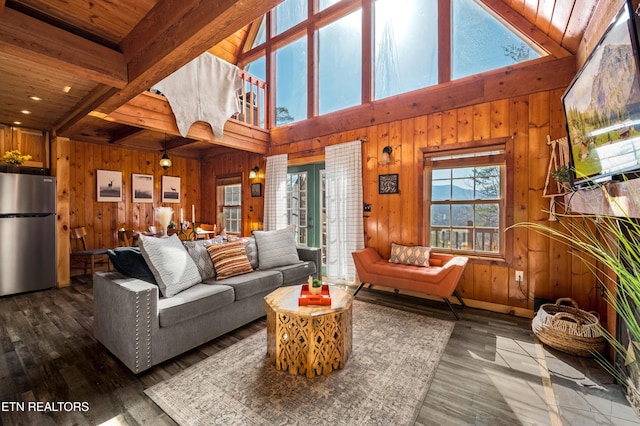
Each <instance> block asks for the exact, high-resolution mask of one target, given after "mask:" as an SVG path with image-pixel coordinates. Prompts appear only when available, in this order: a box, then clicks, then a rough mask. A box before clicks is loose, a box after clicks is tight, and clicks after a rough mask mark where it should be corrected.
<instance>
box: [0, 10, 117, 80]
mask: <svg viewBox="0 0 640 426" xmlns="http://www.w3.org/2000/svg"><path fill="white" fill-rule="evenodd" d="M3 3H4V1H3ZM0 50H2V52H3V53H6V54H9V55H12V56H16V57H19V58H22V59H26V60H29V61H33V62H38V63H39V64H40V65H44V66H48V67H51V68H52V69H58V70H60V71H66V72H68V73H70V74H73V75H75V76H78V77H82V78H87V79H89V80H91V81H95V82H96V83H101V84H105V85H107V86H111V87H116V88H118V89H122V88H124V87H125V86H126V85H127V81H128V80H127V64H126V63H125V59H124V55H123V54H122V53H120V52H117V51H115V50H112V49H109V48H107V47H104V46H102V45H100V44H97V43H94V42H92V41H90V40H87V39H84V38H82V37H79V36H77V35H75V34H72V33H70V32H67V31H65V30H62V29H60V28H57V27H54V26H53V25H49V24H47V23H45V22H42V21H39V20H38V19H35V18H32V17H31V16H28V15H25V14H23V13H20V12H18V11H15V10H13V9H11V8H8V7H6V8H4V11H3V12H2V19H0Z"/></svg>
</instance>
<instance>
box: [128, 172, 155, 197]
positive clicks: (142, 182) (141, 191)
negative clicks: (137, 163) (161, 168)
mask: <svg viewBox="0 0 640 426" xmlns="http://www.w3.org/2000/svg"><path fill="white" fill-rule="evenodd" d="M131 194H132V197H133V202H134V203H153V175H139V174H136V173H133V174H132V175H131Z"/></svg>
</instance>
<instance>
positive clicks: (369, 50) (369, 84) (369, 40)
mask: <svg viewBox="0 0 640 426" xmlns="http://www.w3.org/2000/svg"><path fill="white" fill-rule="evenodd" d="M373 1H374V0H364V1H363V2H362V104H368V103H370V102H371V101H372V99H373V82H374V78H373Z"/></svg>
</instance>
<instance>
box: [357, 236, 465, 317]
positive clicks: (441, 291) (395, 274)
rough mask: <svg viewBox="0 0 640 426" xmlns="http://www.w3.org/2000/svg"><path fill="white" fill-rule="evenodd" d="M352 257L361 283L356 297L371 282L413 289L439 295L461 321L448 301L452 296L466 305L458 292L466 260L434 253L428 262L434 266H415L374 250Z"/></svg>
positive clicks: (360, 251)
mask: <svg viewBox="0 0 640 426" xmlns="http://www.w3.org/2000/svg"><path fill="white" fill-rule="evenodd" d="M352 256H353V261H354V263H355V266H356V271H357V272H358V279H359V280H360V286H359V287H358V289H357V290H356V292H355V294H358V292H359V291H360V289H361V288H362V287H363V286H364V285H365V284H366V283H369V284H373V285H376V284H377V285H382V286H385V287H390V288H393V289H397V290H411V291H415V292H418V293H424V294H429V295H432V296H439V297H442V298H443V299H444V301H445V302H446V303H447V305H448V306H449V308H450V309H451V311H452V312H453V314H454V315H455V317H456V319H458V315H457V314H456V312H455V311H454V310H453V307H452V306H451V303H450V302H449V297H451V296H452V295H454V296H456V298H458V300H459V301H460V303H461V304H462V306H463V307H464V302H463V301H462V298H461V297H460V295H459V294H458V292H457V291H456V286H457V285H458V281H460V277H462V272H463V271H464V268H465V266H466V264H467V260H468V259H467V258H466V257H462V256H451V255H446V254H437V253H431V254H430V255H429V263H430V265H434V266H415V265H406V264H401V263H392V262H389V261H388V260H386V259H384V258H382V257H381V256H380V255H379V254H378V252H377V251H376V250H375V249H373V248H371V247H367V248H365V249H362V250H358V251H355V252H353V253H352ZM435 265H439V266H435Z"/></svg>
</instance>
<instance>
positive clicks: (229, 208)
mask: <svg viewBox="0 0 640 426" xmlns="http://www.w3.org/2000/svg"><path fill="white" fill-rule="evenodd" d="M240 179H241V178H239V177H238V178H226V179H219V182H218V212H219V213H221V214H222V218H218V219H219V220H218V222H220V220H222V222H223V223H224V230H225V231H226V232H227V233H230V234H241V233H242V185H241V184H240Z"/></svg>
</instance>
